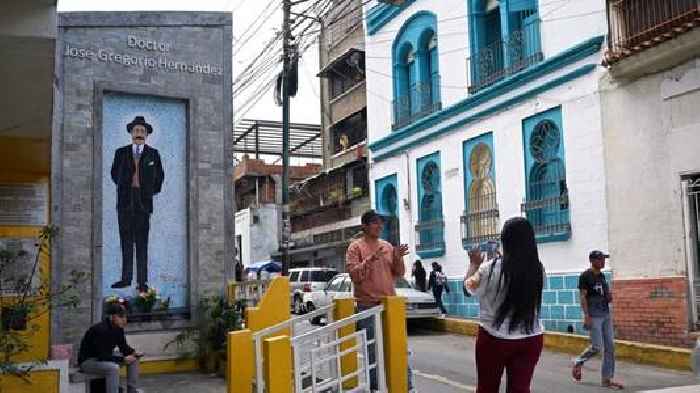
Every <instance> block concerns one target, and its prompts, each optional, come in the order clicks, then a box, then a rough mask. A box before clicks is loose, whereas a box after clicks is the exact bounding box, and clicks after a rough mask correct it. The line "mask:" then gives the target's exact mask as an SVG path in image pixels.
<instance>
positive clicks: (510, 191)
mask: <svg viewBox="0 0 700 393" xmlns="http://www.w3.org/2000/svg"><path fill="white" fill-rule="evenodd" d="M604 14H605V8H604V4H603V2H598V1H591V2H589V1H586V2H573V3H570V4H567V6H566V7H561V5H556V4H552V3H551V2H547V1H535V0H533V1H530V0H526V1H519V0H518V1H516V0H502V1H478V0H473V1H467V2H465V1H461V0H454V1H453V0H445V1H439V2H435V1H427V0H414V1H411V0H408V1H405V2H403V5H400V6H394V5H389V4H386V2H371V3H370V4H367V6H366V7H365V17H366V19H367V36H366V53H367V56H366V58H367V60H366V67H367V82H366V89H367V92H368V94H367V100H368V130H369V135H368V139H369V148H370V151H371V155H370V157H371V164H370V167H371V169H370V185H371V187H372V191H371V193H370V195H372V196H373V198H374V199H373V206H374V207H375V208H377V209H378V210H381V211H390V212H391V213H393V214H395V216H396V217H397V218H398V221H399V225H398V226H399V228H400V242H401V243H408V244H409V246H410V249H411V256H410V257H409V258H407V263H412V262H413V261H414V260H416V259H421V260H423V262H424V264H426V263H427V264H429V263H430V262H433V261H435V262H438V263H440V264H441V265H442V266H443V269H444V271H445V272H446V273H447V275H448V276H449V277H450V279H451V281H450V285H451V286H452V291H451V294H450V295H447V297H446V298H445V302H446V305H447V309H448V312H449V313H450V314H451V315H456V316H464V317H475V316H477V315H478V303H477V301H476V299H473V298H464V297H463V296H462V291H461V289H460V288H461V281H462V279H463V277H464V274H465V272H466V268H467V263H468V258H467V250H468V249H469V248H470V247H473V246H477V245H479V244H481V243H483V242H484V241H487V240H490V239H498V237H499V232H500V228H501V226H502V224H503V222H504V221H505V220H506V219H508V218H510V217H513V216H521V215H522V216H526V217H528V219H529V220H530V221H531V222H532V223H533V225H534V226H535V230H536V233H537V239H538V243H539V247H538V248H539V251H540V258H541V260H542V262H543V263H544V265H545V269H546V271H547V276H548V278H547V282H546V283H545V291H544V293H543V306H542V319H543V322H544V324H545V326H546V328H547V329H549V330H558V331H575V332H579V333H583V332H584V330H583V326H582V314H581V309H580V306H579V302H578V292H577V286H578V275H579V274H580V273H581V272H582V271H584V270H585V269H586V268H588V267H589V262H588V253H589V251H590V250H592V249H603V250H605V249H607V248H608V230H607V228H608V226H607V214H606V212H607V208H606V199H605V187H606V183H605V170H604V169H605V166H604V163H603V158H604V148H603V131H602V119H601V101H600V95H599V92H598V80H599V79H600V78H601V76H602V75H603V74H604V73H605V70H604V68H603V67H601V66H600V58H601V53H602V50H601V47H602V44H603V41H604V35H605V33H606V25H605V17H604ZM611 267H612V272H613V273H614V272H615V271H616V266H615V264H614V262H613V263H612V266H611ZM409 270H410V269H409ZM607 274H608V275H610V274H611V272H608V273H607Z"/></svg>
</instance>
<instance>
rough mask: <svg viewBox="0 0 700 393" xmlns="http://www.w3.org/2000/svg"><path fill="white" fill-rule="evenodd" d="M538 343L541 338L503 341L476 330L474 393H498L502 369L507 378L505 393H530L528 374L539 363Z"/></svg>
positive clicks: (539, 347)
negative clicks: (475, 382) (475, 385)
mask: <svg viewBox="0 0 700 393" xmlns="http://www.w3.org/2000/svg"><path fill="white" fill-rule="evenodd" d="M542 344H543V339H542V335H537V336H532V337H527V338H522V339H518V340H504V339H502V338H497V337H494V336H492V335H490V334H488V333H487V332H486V330H484V329H482V328H479V336H478V337H477V339H476V372H477V378H478V386H477V388H476V393H498V389H499V387H500V385H501V376H502V375H503V369H505V371H506V376H507V383H508V386H507V388H506V392H507V393H530V383H531V382H532V374H533V373H534V371H535V366H536V365H537V362H538V361H539V360H540V353H542Z"/></svg>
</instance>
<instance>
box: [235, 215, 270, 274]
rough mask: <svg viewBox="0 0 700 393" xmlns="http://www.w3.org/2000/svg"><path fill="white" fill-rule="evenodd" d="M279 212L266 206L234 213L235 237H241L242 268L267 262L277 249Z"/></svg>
mask: <svg viewBox="0 0 700 393" xmlns="http://www.w3.org/2000/svg"><path fill="white" fill-rule="evenodd" d="M279 211H280V209H279V207H278V206H277V205H272V204H268V205H262V206H259V207H253V208H248V209H244V210H240V211H238V212H236V235H241V262H243V265H244V266H247V265H249V264H251V263H255V262H259V261H264V260H269V259H270V256H271V255H272V253H274V252H276V251H277V250H278V249H279V236H278V234H279ZM253 216H255V217H257V220H254V219H253ZM254 222H256V223H254Z"/></svg>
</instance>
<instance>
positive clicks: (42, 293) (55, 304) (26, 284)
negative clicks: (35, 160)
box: [0, 226, 87, 380]
mask: <svg viewBox="0 0 700 393" xmlns="http://www.w3.org/2000/svg"><path fill="white" fill-rule="evenodd" d="M57 233H58V229H57V228H56V227H54V226H47V227H44V228H42V229H41V231H40V233H39V236H38V241H37V242H36V243H35V244H34V245H33V246H34V247H35V252H36V255H35V256H34V259H33V261H32V260H31V258H29V259H30V260H29V261H28V260H27V259H28V256H29V253H28V251H27V250H26V249H24V246H20V247H16V245H17V243H16V242H15V244H14V245H13V246H12V247H11V246H9V244H10V243H9V242H5V243H0V374H6V375H12V376H15V377H19V378H22V379H25V380H29V374H30V373H31V371H32V370H33V369H34V368H35V367H36V366H37V365H39V364H42V363H43V362H44V361H42V360H40V359H37V360H34V361H30V362H23V363H19V362H17V361H15V359H16V357H15V355H17V354H19V353H23V352H27V351H28V350H30V349H31V344H30V342H31V339H32V337H33V336H34V335H35V334H36V333H38V332H39V331H40V329H41V328H40V326H39V324H38V321H37V320H38V319H39V318H40V317H42V316H44V315H46V313H48V312H50V311H51V310H53V309H56V308H66V307H76V306H77V305H78V304H79V303H80V296H79V294H78V291H77V288H78V287H79V286H80V285H81V284H82V283H83V282H84V281H85V280H86V278H87V275H86V274H85V273H83V272H77V271H73V272H71V274H70V277H68V278H67V279H66V280H65V281H64V284H63V285H61V286H59V287H58V288H52V285H51V280H50V279H49V277H48V274H46V272H45V270H44V269H45V268H44V267H43V266H42V264H41V261H42V259H43V258H47V257H48V256H49V250H50V249H51V247H50V246H51V240H52V239H53V238H54V237H55V236H56V234H57ZM20 245H21V244H20Z"/></svg>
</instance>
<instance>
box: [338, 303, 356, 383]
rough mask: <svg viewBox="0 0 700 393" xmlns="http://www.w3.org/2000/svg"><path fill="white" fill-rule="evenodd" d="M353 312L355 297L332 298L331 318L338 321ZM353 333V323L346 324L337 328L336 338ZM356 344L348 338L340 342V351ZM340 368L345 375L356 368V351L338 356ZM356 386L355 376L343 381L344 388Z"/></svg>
mask: <svg viewBox="0 0 700 393" xmlns="http://www.w3.org/2000/svg"><path fill="white" fill-rule="evenodd" d="M354 313H355V299H352V298H350V299H334V300H333V320H334V321H339V320H341V319H344V318H347V317H350V316H352V315H353V314H354ZM353 333H355V325H354V324H353V325H348V326H345V327H341V328H340V329H338V338H341V337H344V336H348V335H350V334H353ZM355 345H356V342H355V340H354V339H352V340H348V341H345V342H343V343H342V344H340V351H341V352H342V351H345V350H346V349H349V348H352V347H353V346H355ZM340 370H341V375H342V376H345V375H348V374H350V373H352V372H354V371H356V370H357V352H352V353H349V354H347V355H345V356H343V357H342V358H340ZM356 387H357V377H353V378H350V379H348V380H347V381H345V382H344V383H343V389H344V390H351V389H354V388H356Z"/></svg>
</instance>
